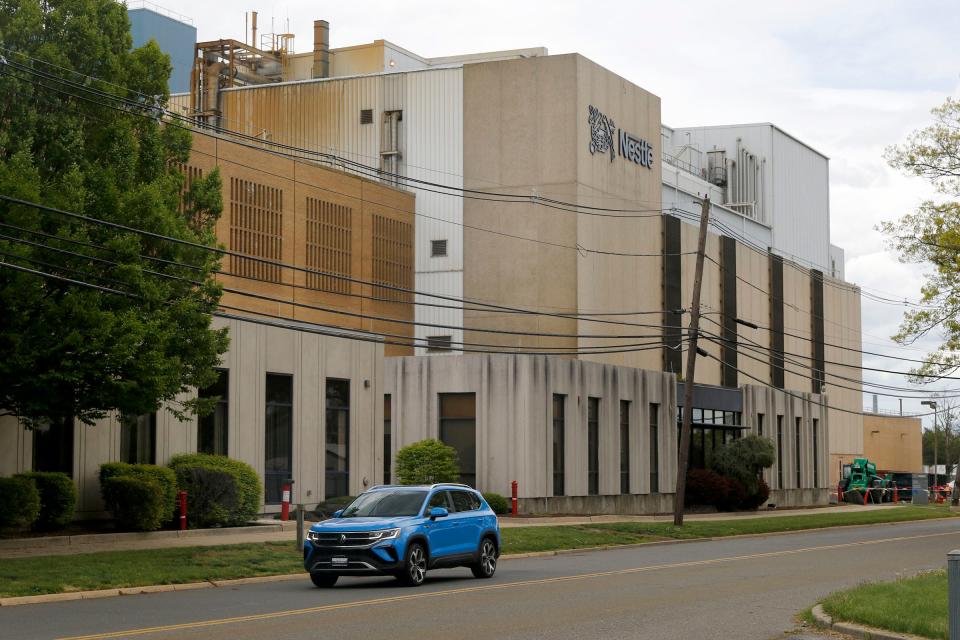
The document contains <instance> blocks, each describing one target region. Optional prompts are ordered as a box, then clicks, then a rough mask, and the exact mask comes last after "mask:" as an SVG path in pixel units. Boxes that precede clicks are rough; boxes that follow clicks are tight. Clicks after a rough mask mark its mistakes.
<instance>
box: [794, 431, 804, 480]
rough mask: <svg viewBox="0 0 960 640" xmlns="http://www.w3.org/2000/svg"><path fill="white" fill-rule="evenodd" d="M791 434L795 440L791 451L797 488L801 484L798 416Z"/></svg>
mask: <svg viewBox="0 0 960 640" xmlns="http://www.w3.org/2000/svg"><path fill="white" fill-rule="evenodd" d="M793 435H794V441H795V446H794V447H793V451H794V457H795V458H796V460H795V462H796V466H797V489H799V488H800V487H802V486H803V485H802V484H801V482H800V469H801V466H800V418H797V424H796V429H794V432H793Z"/></svg>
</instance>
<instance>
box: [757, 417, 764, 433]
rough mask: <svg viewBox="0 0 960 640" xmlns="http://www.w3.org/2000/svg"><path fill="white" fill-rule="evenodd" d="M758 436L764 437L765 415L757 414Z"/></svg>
mask: <svg viewBox="0 0 960 640" xmlns="http://www.w3.org/2000/svg"><path fill="white" fill-rule="evenodd" d="M757 435H758V436H760V437H761V438H762V437H763V414H762V413H758V414H757Z"/></svg>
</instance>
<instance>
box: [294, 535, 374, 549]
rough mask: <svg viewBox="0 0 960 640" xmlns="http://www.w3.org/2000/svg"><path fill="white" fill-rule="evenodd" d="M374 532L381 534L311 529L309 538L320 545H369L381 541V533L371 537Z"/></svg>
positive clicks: (346, 546)
mask: <svg viewBox="0 0 960 640" xmlns="http://www.w3.org/2000/svg"><path fill="white" fill-rule="evenodd" d="M372 534H379V532H378V531H336V532H334V531H330V532H327V531H320V532H316V531H311V532H310V535H309V538H310V542H312V543H313V544H314V545H315V546H318V547H340V548H348V547H367V546H370V545H372V544H374V543H376V542H379V541H380V537H379V535H377V537H375V538H374V537H371V535H372Z"/></svg>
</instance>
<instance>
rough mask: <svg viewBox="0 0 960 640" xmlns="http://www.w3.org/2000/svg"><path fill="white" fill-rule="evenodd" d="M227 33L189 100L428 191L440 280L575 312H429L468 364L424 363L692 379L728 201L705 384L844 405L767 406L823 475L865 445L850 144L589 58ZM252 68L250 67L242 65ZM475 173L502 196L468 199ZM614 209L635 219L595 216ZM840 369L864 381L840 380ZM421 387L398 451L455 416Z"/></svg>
mask: <svg viewBox="0 0 960 640" xmlns="http://www.w3.org/2000/svg"><path fill="white" fill-rule="evenodd" d="M221 42H224V41H214V42H211V43H200V44H198V45H197V52H198V53H197V73H195V82H194V85H193V87H192V91H191V94H190V95H189V96H187V95H183V96H176V97H175V98H174V100H175V102H176V103H177V104H179V105H180V108H181V109H182V110H183V112H184V113H188V114H192V115H193V116H195V117H197V118H200V119H202V120H204V121H205V122H208V123H214V124H218V125H219V126H222V127H225V128H228V129H231V130H235V131H238V132H240V133H242V134H245V135H249V136H257V137H258V138H262V139H263V140H265V141H266V142H265V143H264V144H265V146H268V147H269V146H271V145H275V144H278V143H279V144H283V145H289V146H291V147H297V148H299V149H305V150H307V151H310V152H314V153H315V154H329V158H330V160H329V161H331V162H336V161H337V160H336V158H339V159H340V160H341V161H342V162H345V163H346V164H348V165H349V164H350V163H356V164H357V165H364V166H366V167H367V168H368V169H369V170H371V171H374V172H379V173H380V174H381V176H382V177H381V179H382V180H384V181H386V182H397V181H399V182H400V183H402V184H406V185H407V186H408V188H411V189H414V190H415V191H417V205H416V206H417V223H416V224H417V245H416V251H415V255H416V257H415V264H416V289H417V291H418V292H421V293H438V294H442V295H447V296H452V297H457V298H460V297H462V298H464V299H466V300H468V301H483V302H485V303H495V304H498V305H504V306H508V307H515V308H523V309H527V310H530V309H533V310H539V311H541V312H554V313H553V315H552V316H545V315H542V314H541V315H534V314H529V313H502V312H496V311H492V310H490V309H489V308H481V307H479V306H477V305H469V306H467V305H465V308H464V309H459V308H453V309H451V308H448V307H443V306H439V305H438V306H429V305H422V306H418V307H417V310H416V319H417V323H418V326H417V328H416V335H417V337H418V338H420V339H421V340H422V341H423V342H426V343H427V345H426V346H422V345H421V346H420V347H419V348H418V349H417V354H418V355H424V356H425V355H431V356H443V357H444V358H450V359H452V360H453V361H454V363H461V364H459V365H455V364H453V363H450V364H446V365H440V364H424V365H422V366H423V367H426V368H427V369H429V368H431V367H440V366H444V367H450V366H460V367H462V368H463V370H464V375H463V376H460V378H458V379H466V377H467V376H466V371H469V370H472V368H473V367H474V366H475V365H474V364H472V359H473V358H475V357H477V356H471V355H455V354H456V352H457V348H458V346H459V345H461V344H462V343H467V344H483V345H487V346H488V347H495V348H497V349H503V350H516V351H537V350H539V351H542V352H547V351H550V350H556V351H564V350H566V351H567V352H568V353H575V352H576V354H577V355H576V357H577V358H578V359H579V360H588V361H592V362H599V363H604V364H610V365H615V366H623V367H633V368H638V369H644V370H647V371H661V372H672V373H675V374H678V373H680V372H681V367H682V362H683V355H684V346H683V344H682V341H681V338H682V335H683V327H684V323H683V319H682V316H681V315H679V314H677V313H675V310H677V309H681V308H683V307H685V306H687V305H688V304H689V299H690V287H691V282H692V270H693V263H694V260H693V255H692V254H693V252H694V250H695V243H696V227H695V223H696V222H697V218H698V216H699V210H700V203H701V202H702V198H703V197H704V196H705V195H709V196H710V198H711V203H712V206H711V219H712V221H713V226H712V227H711V230H710V234H709V236H708V241H707V264H706V269H705V276H704V291H703V305H704V309H705V311H706V314H705V316H704V321H703V327H702V328H703V331H704V332H710V333H712V334H713V336H712V337H711V336H708V339H707V340H706V341H705V342H704V341H702V342H701V345H702V346H703V348H704V349H706V351H707V352H708V353H709V354H710V356H709V357H707V358H701V360H700V362H699V363H698V372H697V379H696V382H697V383H698V385H705V388H707V387H711V386H715V387H719V388H723V389H728V390H732V391H733V392H734V393H736V394H739V396H740V400H739V402H738V403H736V404H738V406H740V407H741V409H740V412H739V413H738V414H737V416H738V417H737V419H738V420H739V422H738V423H737V426H738V427H740V428H741V429H747V428H753V429H756V428H757V427H756V422H757V421H758V420H761V421H762V420H763V418H761V417H759V415H757V414H760V413H761V412H760V411H758V410H756V409H754V411H755V414H754V415H748V413H746V412H743V409H742V407H743V406H744V405H749V404H750V403H749V401H747V400H746V398H745V396H749V395H750V394H749V393H747V392H746V391H745V390H746V388H747V386H749V385H757V386H760V385H769V386H771V387H772V388H773V389H774V391H772V393H773V394H774V395H775V397H776V400H775V404H779V405H782V406H784V407H786V406H788V405H791V404H793V403H795V404H797V405H804V406H806V405H811V404H814V405H817V407H818V410H817V411H818V412H820V411H821V410H823V411H824V412H825V415H824V416H823V417H822V418H821V417H817V418H816V420H814V417H813V416H811V415H808V414H809V411H803V410H794V409H791V410H790V411H787V412H786V413H781V412H780V411H779V410H773V411H772V412H771V413H769V414H767V415H766V419H767V420H768V421H772V422H770V424H774V423H775V424H777V425H778V430H779V431H782V435H781V436H780V437H781V439H783V440H789V441H790V442H792V443H794V445H796V443H800V445H801V450H803V451H805V453H804V454H803V455H804V456H808V457H809V459H810V460H812V459H814V458H818V457H820V456H827V457H826V460H827V463H826V464H825V465H824V467H823V470H822V471H823V473H820V472H818V473H817V474H816V475H817V478H816V482H815V484H817V485H818V486H822V487H826V486H829V484H830V483H831V482H832V481H833V480H835V479H836V478H835V477H834V476H835V475H836V471H835V469H836V468H838V465H837V464H835V463H836V462H837V461H839V460H840V459H841V458H844V457H847V456H851V455H859V454H860V453H862V451H863V431H862V420H861V417H860V416H859V415H858V413H859V407H860V398H859V396H860V384H859V379H860V370H859V368H860V357H859V353H858V349H859V348H860V337H859V336H860V316H859V314H860V308H859V290H858V289H857V288H856V287H855V286H854V285H851V284H849V283H846V282H844V281H843V280H842V277H843V252H842V250H840V249H839V248H837V247H835V246H833V245H831V244H830V238H829V160H828V158H826V157H825V156H824V155H823V154H821V153H820V152H818V151H817V150H816V149H813V148H811V147H810V146H809V145H807V144H805V143H803V142H802V141H801V140H799V139H798V138H796V137H795V136H792V135H790V134H788V133H786V132H784V131H783V130H782V129H781V128H779V127H777V126H775V125H772V124H750V125H732V126H718V127H701V128H671V127H667V126H664V125H663V124H662V122H661V118H660V104H659V99H658V98H657V97H656V96H654V95H652V94H651V93H649V92H647V91H645V90H644V89H642V88H640V87H638V86H636V85H634V84H632V83H631V82H629V81H627V80H625V79H624V78H621V77H619V76H617V75H616V74H613V73H611V72H610V71H608V70H606V69H603V68H602V67H600V66H599V65H597V64H595V63H593V62H591V61H590V60H587V59H586V58H584V57H582V56H579V55H576V54H571V55H561V56H549V55H547V51H546V50H545V49H542V48H530V49H522V50H514V51H502V52H491V53H482V54H470V55H465V56H456V57H444V58H433V59H429V58H424V57H421V56H418V55H416V54H415V53H413V52H411V51H408V50H405V49H403V48H401V47H399V46H396V45H394V44H391V43H389V42H387V41H383V40H377V41H375V42H373V43H370V44H365V45H359V46H351V47H345V48H339V49H330V48H329V25H327V23H325V22H324V21H317V22H316V23H315V42H314V47H313V51H312V52H308V53H301V54H298V53H294V52H292V51H290V50H287V49H283V48H282V47H281V48H278V49H271V50H270V51H267V52H265V53H266V55H267V56H273V58H274V60H275V62H276V64H274V63H270V64H264V63H261V62H259V60H261V59H262V58H263V56H262V55H261V54H259V53H256V52H251V51H250V47H252V45H250V44H243V43H233V44H231V47H232V49H231V51H233V50H236V51H239V50H241V49H243V48H246V49H245V50H246V52H247V53H245V54H244V55H245V57H244V56H239V55H237V54H232V60H233V62H232V63H229V62H228V61H229V59H230V57H231V56H229V55H225V54H224V53H223V52H224V49H223V46H222V44H221ZM231 42H233V41H231ZM274 43H275V41H271V47H273V45H274ZM251 56H252V57H251ZM258 56H259V57H258ZM244 59H249V60H251V64H250V65H248V66H245V65H244V63H242V62H240V63H238V62H237V61H238V60H244ZM230 64H232V67H233V69H235V71H223V69H224V68H226V67H228V66H230ZM258 70H263V72H262V73H255V72H257V71H258ZM214 72H216V73H217V74H219V76H216V75H214ZM241 77H242V79H238V78H241ZM214 78H219V79H218V81H217V82H214V81H213V79H214ZM317 157H318V156H317ZM417 181H420V182H417ZM424 185H427V186H426V188H424ZM438 185H442V187H441V186H438ZM461 188H462V189H466V190H467V191H466V193H467V194H483V193H488V194H490V193H492V194H496V196H497V197H496V198H489V197H488V198H485V199H484V198H474V197H458V196H461V195H462V194H460V193H457V192H458V190H459V189H461ZM550 203H562V204H561V205H560V206H551V204H550ZM564 209H565V210H564ZM598 209H599V210H601V211H599V212H600V213H602V210H606V212H607V213H608V214H609V213H610V212H611V210H612V211H614V212H620V214H619V215H616V214H615V215H605V216H604V215H591V212H592V213H598V211H596V210H598ZM417 301H418V302H420V303H428V302H430V301H431V299H430V298H429V297H427V296H424V295H420V296H419V297H418V298H417ZM454 306H455V305H454ZM590 314H602V315H605V316H607V317H608V319H610V318H617V319H619V320H621V321H622V320H626V321H627V322H628V323H633V324H634V325H646V328H645V329H644V330H645V331H648V332H649V333H651V334H654V335H656V336H657V338H658V339H659V340H660V341H661V342H663V343H664V345H663V347H662V348H660V349H642V348H636V349H614V348H612V347H611V345H617V344H618V343H623V342H625V341H624V340H622V339H619V340H618V336H622V335H624V334H625V333H630V332H631V331H630V327H627V326H624V325H622V324H620V325H617V324H611V323H601V322H595V321H594V320H592V319H591V318H590V317H589V315H590ZM740 321H746V322H743V323H741V322H740ZM429 325H442V326H443V327H445V328H442V329H441V328H437V327H431V326H429ZM750 325H757V326H758V327H760V328H756V329H755V328H751V327H750ZM461 328H462V329H461ZM640 330H641V329H640V328H636V329H634V331H632V332H633V333H637V332H639V331H640ZM498 332H500V333H498ZM507 332H511V333H507ZM532 334H538V335H532ZM543 334H561V336H556V335H543ZM431 347H432V348H431ZM451 347H453V348H452V349H451ZM518 357H522V356H518ZM531 357H532V356H531ZM398 366H399V365H396V364H394V363H390V362H388V365H387V370H388V371H390V370H393V369H396V367H398ZM444 375H445V376H446V377H454V378H456V376H453V373H452V372H450V371H446V369H445V374H444ZM829 379H837V380H840V381H842V382H840V384H836V385H830V384H827V385H826V387H825V386H824V383H825V381H828V380H829ZM394 384H396V385H402V384H403V380H402V377H400V376H398V377H393V378H391V377H390V376H388V382H387V384H386V388H387V389H388V391H394V389H393V385H394ZM465 384H466V383H465ZM467 386H469V385H467ZM460 391H461V392H464V393H466V392H469V391H470V390H469V389H466V388H465V389H461V390H460ZM824 391H826V393H825V394H824V393H823V392H824ZM447 392H449V393H453V392H454V390H449V389H448V390H447ZM420 398H421V400H420V401H421V402H425V403H426V404H427V405H428V406H425V407H420V408H417V409H414V410H413V411H412V413H411V414H409V415H413V416H418V417H417V418H414V419H412V424H411V423H410V422H409V419H407V418H405V417H404V415H405V413H404V412H403V411H400V412H399V413H398V411H397V410H394V411H393V413H392V415H393V420H392V429H393V434H394V436H393V439H394V445H395V446H402V444H404V443H407V442H411V441H414V440H416V439H419V438H420V437H423V436H424V435H433V436H438V435H441V433H440V423H439V422H438V421H437V420H433V418H430V419H429V420H427V426H426V427H424V426H423V425H422V424H421V423H422V422H423V421H424V419H425V416H433V414H434V412H433V409H434V408H435V407H438V406H439V404H438V402H439V400H438V399H437V398H436V397H434V394H427V395H426V396H424V395H423V394H421V396H420ZM581 400H582V398H581ZM479 401H480V400H479V399H478V400H477V402H479ZM580 404H581V405H582V404H583V403H582V402H581V403H580ZM827 407H836V409H834V410H827V409H826V408H827ZM408 408H409V407H408ZM697 409H704V410H712V409H713V408H712V407H697ZM784 411H786V410H784ZM608 413H610V414H611V415H612V413H614V412H608ZM478 414H479V412H478ZM788 414H789V415H788ZM794 414H796V415H794ZM671 415H672V414H671ZM797 416H801V417H802V420H801V421H800V422H799V423H798V422H796V420H795V418H796V417H797ZM608 417H609V416H608ZM405 420H407V421H406V422H405ZM438 420H439V418H438ZM611 420H612V417H611ZM434 423H435V424H434ZM547 423H549V420H548V421H547ZM547 423H542V424H540V421H539V419H538V426H537V428H538V429H541V430H545V429H546V428H547ZM514 424H516V423H514ZM815 424H816V426H814V425H815ZM501 428H505V427H501ZM514 428H515V427H514ZM424 429H426V430H424ZM798 429H799V430H798ZM414 433H415V434H416V435H413V434H414ZM478 433H479V432H478ZM767 433H769V434H770V435H771V437H775V436H774V435H773V434H774V433H775V432H774V431H768V432H767ZM798 433H799V434H800V436H799V438H798V436H797V434H798ZM480 437H481V436H480V435H477V438H478V441H477V443H478V446H479V438H480ZM814 440H817V441H818V442H817V445H816V448H817V451H816V452H814V450H813V449H814V444H813V443H814ZM805 443H806V444H805ZM824 443H827V446H826V447H824V446H823V444H824ZM476 459H477V460H479V461H482V462H483V464H491V459H490V457H488V455H487V454H484V455H478V456H477V457H476ZM780 464H782V466H784V467H791V468H794V467H800V466H803V465H804V464H806V463H800V464H798V463H797V461H796V460H795V459H791V460H783V461H782V463H778V465H780ZM814 466H817V465H812V464H811V466H810V468H811V469H812V468H813V467H814ZM817 468H818V469H819V467H818V466H817ZM771 473H772V477H771V479H772V481H773V485H772V486H774V488H775V489H777V490H779V489H788V488H792V489H797V488H803V486H802V485H801V484H798V483H797V479H796V474H795V473H787V474H783V473H782V472H781V471H780V470H779V469H776V468H775V469H774V470H773V471H772V472H771ZM482 477H483V474H482V473H480V475H479V476H478V478H482ZM491 477H498V478H500V482H501V483H502V482H504V481H503V479H502V478H503V477H504V476H503V475H502V474H500V473H495V474H493V475H492V476H491ZM781 478H784V479H783V480H782V482H781ZM479 481H480V480H478V482H479ZM812 481H813V473H812V471H811V473H810V482H812ZM528 485H529V483H528ZM481 486H482V487H483V488H485V489H495V490H501V491H503V490H505V488H506V487H505V486H489V485H481ZM534 486H536V485H533V486H528V487H526V488H525V487H524V485H523V483H521V489H520V490H521V495H523V496H530V497H533V496H534V495H535V494H536V495H539V493H538V490H537V489H535V488H534ZM527 490H529V491H530V492H531V493H525V491H527ZM781 502H782V501H781Z"/></svg>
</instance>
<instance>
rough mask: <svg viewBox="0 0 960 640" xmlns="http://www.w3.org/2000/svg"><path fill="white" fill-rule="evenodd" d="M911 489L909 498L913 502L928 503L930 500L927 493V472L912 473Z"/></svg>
mask: <svg viewBox="0 0 960 640" xmlns="http://www.w3.org/2000/svg"><path fill="white" fill-rule="evenodd" d="M912 489H913V491H912V494H911V496H910V499H911V501H912V502H913V504H928V503H929V502H930V494H929V493H927V474H925V473H915V474H913V486H912Z"/></svg>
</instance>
